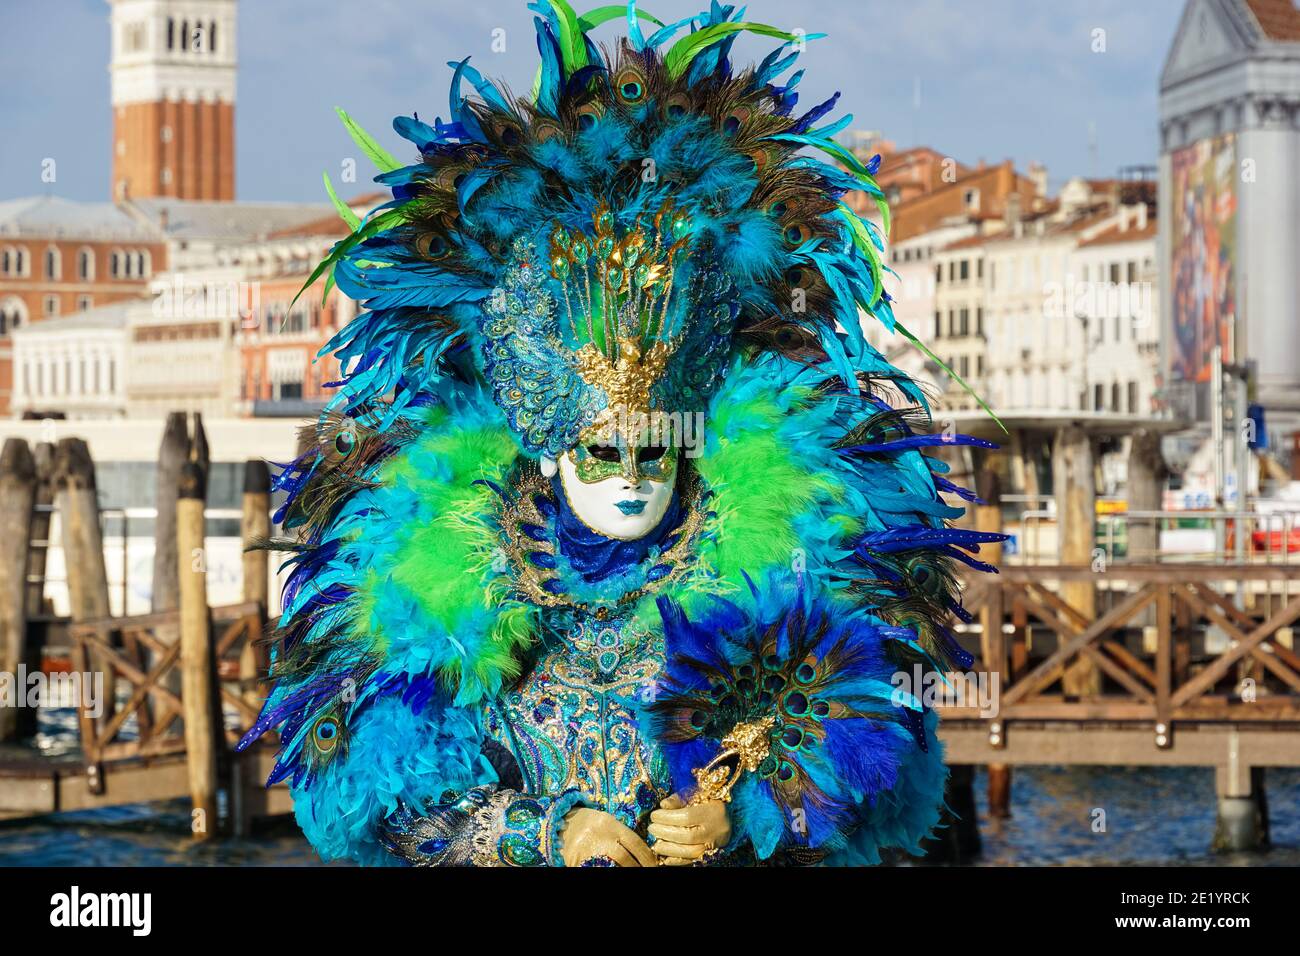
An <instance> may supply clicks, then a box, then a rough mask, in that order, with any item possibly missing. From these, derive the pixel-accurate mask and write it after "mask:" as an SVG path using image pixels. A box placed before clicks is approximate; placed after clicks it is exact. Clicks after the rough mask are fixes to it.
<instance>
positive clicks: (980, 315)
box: [975, 305, 984, 336]
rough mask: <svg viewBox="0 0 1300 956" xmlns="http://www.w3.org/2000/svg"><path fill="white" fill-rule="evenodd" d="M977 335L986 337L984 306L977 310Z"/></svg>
mask: <svg viewBox="0 0 1300 956" xmlns="http://www.w3.org/2000/svg"><path fill="white" fill-rule="evenodd" d="M975 334H976V335H979V336H983V335H984V306H982V305H981V306H979V307H978V308H977V309H976V310H975Z"/></svg>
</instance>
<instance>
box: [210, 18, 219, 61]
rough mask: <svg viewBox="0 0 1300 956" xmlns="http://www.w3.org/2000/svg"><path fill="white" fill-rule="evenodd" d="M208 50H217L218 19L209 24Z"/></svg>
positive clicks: (212, 51)
mask: <svg viewBox="0 0 1300 956" xmlns="http://www.w3.org/2000/svg"><path fill="white" fill-rule="evenodd" d="M208 52H209V53H216V52H217V21H216V20H213V21H212V22H211V23H209V24H208Z"/></svg>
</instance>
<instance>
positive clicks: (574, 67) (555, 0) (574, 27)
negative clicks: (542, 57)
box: [547, 0, 591, 79]
mask: <svg viewBox="0 0 1300 956" xmlns="http://www.w3.org/2000/svg"><path fill="white" fill-rule="evenodd" d="M547 2H548V3H549V4H550V5H551V9H552V10H554V11H555V13H556V19H557V20H558V21H559V34H560V35H559V37H558V39H559V41H560V54H561V58H562V59H563V60H564V76H565V78H566V79H567V78H568V77H570V76H572V75H573V74H574V73H577V72H578V71H579V70H581V69H582V68H583V67H584V66H586V65H587V64H588V63H590V62H591V61H590V59H589V58H588V57H587V39H586V36H585V35H584V33H583V30H582V24H581V23H579V21H578V15H577V14H576V13H575V12H574V10H573V7H571V6H569V4H568V2H567V0H547Z"/></svg>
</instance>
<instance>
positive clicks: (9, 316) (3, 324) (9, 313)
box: [0, 299, 23, 337]
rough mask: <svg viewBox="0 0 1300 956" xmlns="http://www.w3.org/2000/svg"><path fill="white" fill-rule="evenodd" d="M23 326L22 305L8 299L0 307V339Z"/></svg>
mask: <svg viewBox="0 0 1300 956" xmlns="http://www.w3.org/2000/svg"><path fill="white" fill-rule="evenodd" d="M22 324H23V304H22V302H21V301H20V300H18V299H10V300H8V301H7V302H5V303H4V305H0V337H3V336H5V335H8V334H9V333H10V332H12V331H13V330H14V329H16V328H18V326H20V325H22Z"/></svg>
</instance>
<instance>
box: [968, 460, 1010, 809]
mask: <svg viewBox="0 0 1300 956" xmlns="http://www.w3.org/2000/svg"><path fill="white" fill-rule="evenodd" d="M975 492H976V494H977V495H978V496H979V499H980V501H981V502H983V503H982V504H979V505H976V506H975V528H976V530H978V531H988V532H992V533H994V534H1001V533H1002V482H1001V479H999V477H998V473H997V471H996V470H995V469H994V468H993V466H992V464H991V462H989V461H988V459H987V456H986V457H985V461H984V465H983V467H982V468H981V469H980V471H979V472H978V474H977V475H976V482H975ZM980 558H981V560H984V561H987V562H989V563H990V564H992V565H994V566H997V567H1000V566H1001V565H1002V543H1001V542H998V543H996V544H986V545H981V547H980ZM1002 614H1003V608H1002V591H1001V589H997V590H996V591H995V593H993V594H992V595H991V596H990V600H988V601H986V602H985V604H984V608H983V610H981V611H980V650H981V653H982V656H983V658H984V661H985V663H986V666H987V668H988V670H989V672H990V674H991V676H992V678H993V679H995V680H997V682H998V683H997V685H996V687H995V688H994V694H1000V693H1001V688H1002V685H1003V683H1004V681H1005V680H1006V677H1007V673H1006V671H1007V667H1006V660H1007V655H1006V644H1005V642H1004V638H1003V634H1002ZM995 699H996V697H995ZM988 798H989V816H990V817H992V818H994V819H1005V818H1006V817H1009V816H1011V768H1010V767H1009V766H1007V765H1006V764H1002V763H994V764H989V767H988Z"/></svg>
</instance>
